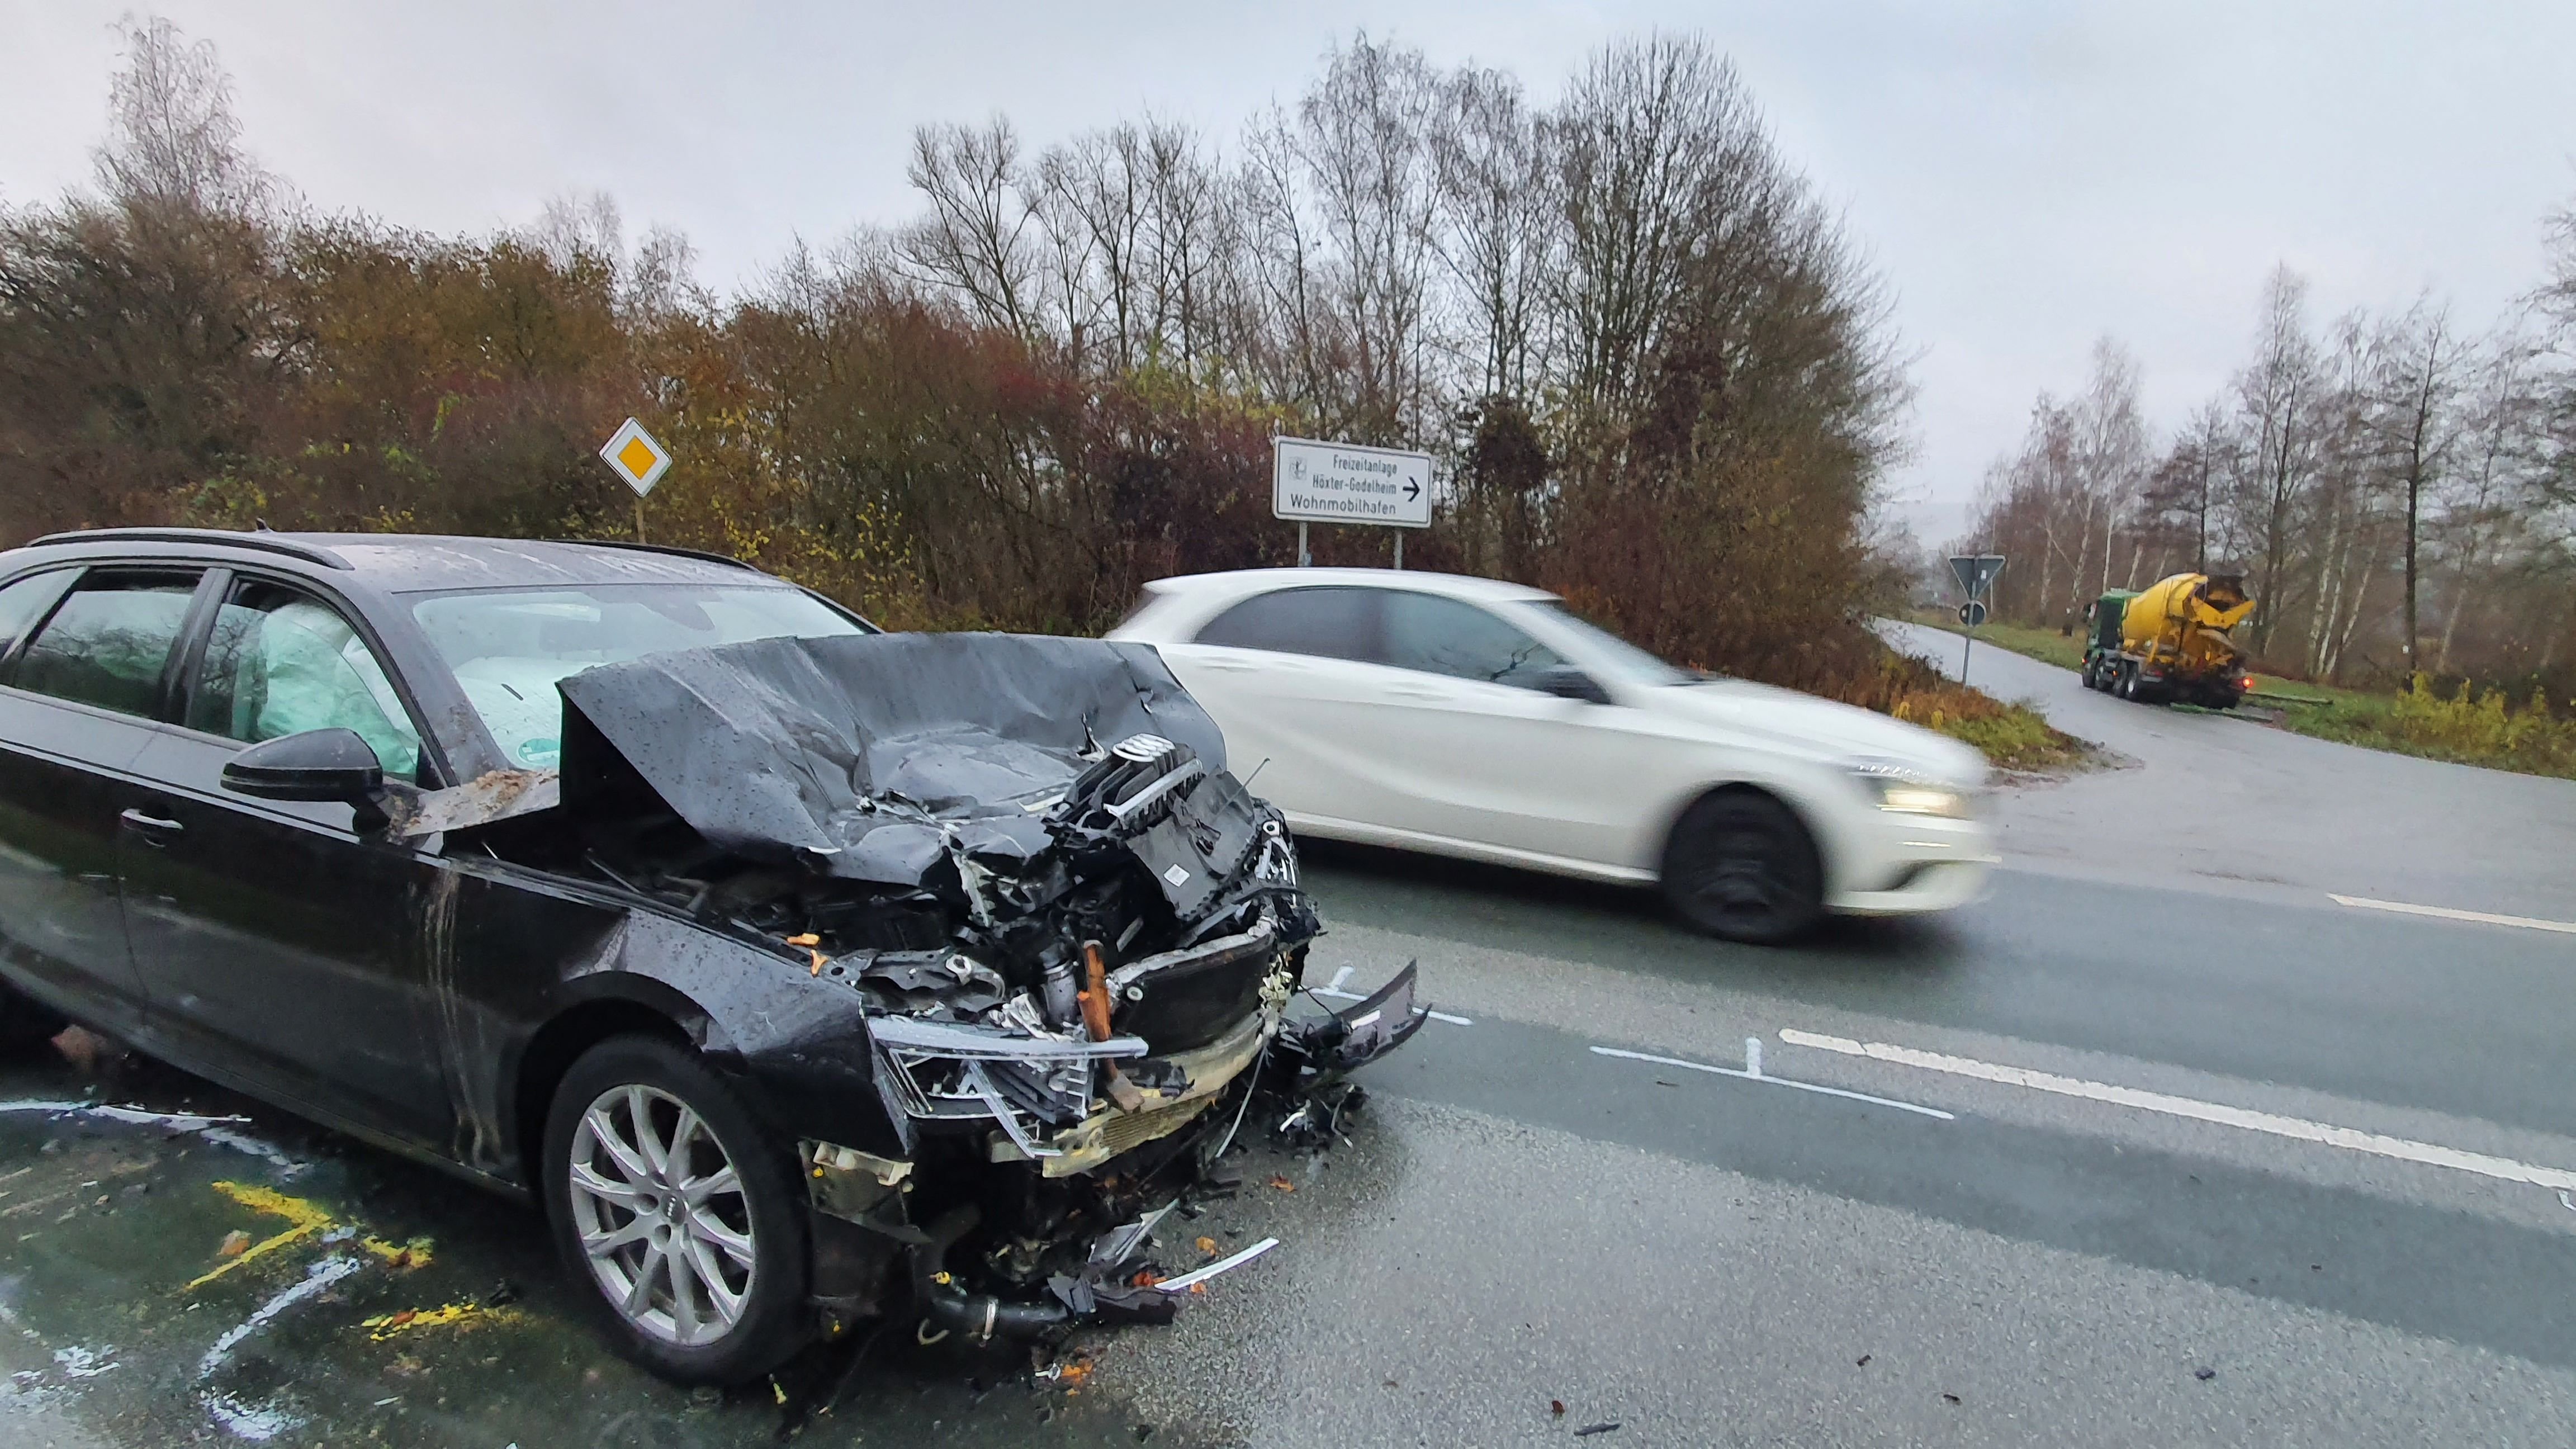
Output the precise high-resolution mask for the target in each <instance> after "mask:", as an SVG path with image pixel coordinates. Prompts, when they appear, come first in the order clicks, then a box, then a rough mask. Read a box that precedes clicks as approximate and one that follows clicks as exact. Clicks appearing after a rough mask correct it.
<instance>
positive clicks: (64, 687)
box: [9, 574, 197, 719]
mask: <svg viewBox="0 0 2576 1449" xmlns="http://www.w3.org/2000/svg"><path fill="white" fill-rule="evenodd" d="M196 590H197V576H196V575H195V574H103V575H93V576H91V577H90V578H87V579H84V580H82V581H81V586H80V587H79V588H77V589H74V590H72V592H71V594H70V596H69V597H67V598H65V599H64V600H63V603H62V607H61V608H59V609H56V610H55V611H54V616H53V617H52V618H51V619H48V620H46V621H45V624H44V627H43V628H42V629H40V630H38V631H37V633H36V637H35V638H33V639H30V640H29V641H27V652H26V653H24V654H22V655H20V656H19V658H18V668H17V672H16V674H15V675H14V676H13V677H12V678H11V679H10V681H9V682H10V683H12V684H14V685H16V686H18V687H19V688H20V689H26V690H33V691H34V692H36V693H38V694H50V695H52V696H54V697H55V698H56V699H69V700H77V701H79V702H80V703H82V704H94V705H97V706H99V707H100V708H101V709H112V710H115V711H117V712H119V713H121V714H130V715H135V716H138V717H140V718H144V719H149V718H151V717H152V716H153V715H154V714H156V713H157V712H158V711H159V709H160V703H161V669H162V666H163V665H165V664H167V663H168V662H169V660H170V646H171V645H172V644H175V643H177V642H178V639H179V626H180V625H181V623H183V622H184V621H185V620H186V619H187V617H188V597H189V595H191V594H193V593H195V592H196Z"/></svg>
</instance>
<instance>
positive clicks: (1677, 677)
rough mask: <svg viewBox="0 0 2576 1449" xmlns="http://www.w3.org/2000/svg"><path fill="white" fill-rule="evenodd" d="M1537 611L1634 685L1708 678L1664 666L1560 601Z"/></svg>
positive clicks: (1667, 665) (1554, 601)
mask: <svg viewBox="0 0 2576 1449" xmlns="http://www.w3.org/2000/svg"><path fill="white" fill-rule="evenodd" d="M1538 607H1539V608H1540V609H1542V610H1544V611H1546V613H1547V614H1548V615H1549V617H1551V618H1553V619H1555V620H1556V622H1558V623H1559V624H1562V625H1564V626H1565V627H1566V628H1568V629H1572V630H1574V631H1575V632H1576V633H1578V634H1581V635H1582V636H1583V637H1584V639H1585V641H1586V642H1588V643H1589V644H1590V645H1591V646H1592V649H1593V651H1594V657H1595V658H1596V659H1597V660H1598V661H1599V662H1600V663H1602V664H1606V665H1608V666H1609V667H1610V668H1611V669H1612V670H1614V671H1616V672H1617V673H1618V674H1619V675H1620V676H1621V677H1623V678H1625V679H1627V680H1629V681H1631V682H1633V683H1636V684H1700V683H1704V682H1706V680H1707V679H1708V676H1707V675H1705V674H1701V673H1699V672H1697V671H1695V670H1689V669H1684V668H1682V667H1681V666H1679V665H1677V664H1667V663H1665V662H1664V661H1663V660H1661V659H1658V658H1656V657H1655V656H1654V655H1653V654H1651V653H1649V652H1647V651H1646V650H1643V649H1640V648H1638V647H1637V646H1636V645H1634V644H1631V643H1629V642H1628V641H1627V640H1625V639H1622V638H1620V637H1619V636H1618V635H1616V634H1613V633H1611V632H1610V631H1609V630H1607V629H1604V628H1602V627H1601V626H1600V625H1598V624H1595V623H1593V622H1592V621H1591V620H1589V619H1586V618H1584V617H1583V616H1582V615H1581V614H1578V613H1576V612H1574V611H1573V610H1572V609H1569V608H1567V607H1565V604H1564V601H1562V600H1559V599H1549V600H1546V601H1545V602H1543V603H1541V604H1539V605H1538Z"/></svg>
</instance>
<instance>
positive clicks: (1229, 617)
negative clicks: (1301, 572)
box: [1197, 586, 1378, 659]
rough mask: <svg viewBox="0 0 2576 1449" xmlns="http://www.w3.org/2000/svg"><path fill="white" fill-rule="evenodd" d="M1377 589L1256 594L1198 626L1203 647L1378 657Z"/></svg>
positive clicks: (1335, 588) (1316, 589) (1346, 656)
mask: <svg viewBox="0 0 2576 1449" xmlns="http://www.w3.org/2000/svg"><path fill="white" fill-rule="evenodd" d="M1377 595H1378V591H1377V590H1376V589H1354V588H1341V587H1333V586H1326V587H1321V588H1311V589H1281V590H1279V591H1278V592H1277V593H1270V594H1256V595H1254V596H1253V597H1251V598H1249V599H1246V600H1244V601H1243V602H1242V603H1240V604H1237V605H1235V606H1234V607H1233V608H1231V609H1228V610H1226V611H1225V612H1224V613H1222V614H1219V615H1217V616H1216V617H1215V618H1213V619H1210V620H1209V621H1208V622H1207V623H1206V624H1205V625H1204V626H1203V627H1201V628H1200V630H1199V634H1198V641H1197V642H1199V643H1201V644H1220V645H1224V646H1225V647H1227V648H1230V649H1267V650H1269V651H1271V652H1272V653H1274V654H1313V655H1319V656H1321V657H1323V658H1326V659H1367V658H1371V657H1372V656H1374V655H1375V654H1376V653H1377Z"/></svg>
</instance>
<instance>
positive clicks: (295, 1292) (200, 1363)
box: [197, 1253, 365, 1379]
mask: <svg viewBox="0 0 2576 1449" xmlns="http://www.w3.org/2000/svg"><path fill="white" fill-rule="evenodd" d="M363 1266H365V1265H364V1264H362V1263H361V1262H359V1260H358V1259H356V1258H354V1257H351V1256H349V1255H347V1254H345V1253H343V1254H335V1255H333V1256H331V1257H328V1258H324V1259H323V1260H321V1261H320V1262H318V1263H315V1264H314V1265H313V1266H312V1267H310V1268H307V1269H305V1270H304V1277H303V1279H302V1280H301V1281H299V1282H297V1283H295V1284H294V1285H292V1286H291V1287H287V1288H282V1289H280V1290H278V1292H277V1293H276V1294H275V1295H274V1296H272V1297H271V1298H270V1299H269V1300H268V1301H267V1302H266V1303H263V1304H261V1305H259V1307H258V1308H257V1309H256V1310H255V1311H253V1312H252V1314H251V1316H250V1317H248V1318H245V1319H243V1320H242V1321H241V1322H239V1323H236V1324H234V1325H233V1326H232V1327H230V1328H227V1329H225V1330H224V1336H223V1337H221V1338H218V1339H216V1340H215V1346H214V1347H212V1348H210V1349H207V1350H206V1356H205V1357H204V1358H201V1359H199V1360H197V1377H198V1378H201V1379H204V1378H211V1377H213V1376H214V1373H215V1370H217V1369H220V1368H222V1367H223V1366H224V1365H225V1364H226V1363H229V1362H231V1360H232V1356H233V1350H234V1349H236V1348H239V1347H241V1344H242V1340H243V1339H246V1338H248V1337H250V1336H251V1335H252V1334H254V1333H257V1332H259V1331H260V1330H261V1329H263V1328H266V1327H267V1326H268V1324H269V1321H270V1320H271V1319H274V1318H275V1317H277V1315H279V1314H281V1313H284V1312H285V1311H286V1310H288V1309H290V1308H292V1307H294V1306H295V1305H296V1304H298V1303H301V1302H303V1301H304V1300H305V1299H307V1298H311V1297H313V1296H315V1295H316V1294H318V1293H320V1292H321V1291H322V1290H323V1289H325V1288H328V1287H330V1286H331V1285H332V1284H334V1283H337V1282H339V1281H340V1280H341V1279H343V1278H346V1277H348V1276H349V1275H350V1274H352V1273H355V1272H357V1271H358V1269H359V1268H361V1267H363Z"/></svg>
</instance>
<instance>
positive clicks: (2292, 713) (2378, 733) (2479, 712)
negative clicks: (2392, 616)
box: [1913, 612, 2576, 779]
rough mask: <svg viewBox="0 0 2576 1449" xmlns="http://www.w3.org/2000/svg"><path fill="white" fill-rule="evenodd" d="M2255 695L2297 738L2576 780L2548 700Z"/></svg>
mask: <svg viewBox="0 0 2576 1449" xmlns="http://www.w3.org/2000/svg"><path fill="white" fill-rule="evenodd" d="M1913 617H1914V621H1915V622H1916V623H1919V624H1926V625H1929V626H1931V627H1932V628H1936V629H1946V630H1948V631H1949V632H1951V633H1953V634H1956V633H1958V632H1959V623H1958V620H1957V619H1956V618H1954V617H1952V616H1949V615H1945V614H1938V613H1931V612H1920V613H1917V614H1915V615H1914V616H1913ZM1977 642H1978V643H1980V644H1992V645H1994V646H1996V647H1997V648H2000V649H2009V650H2011V651H2012V652H2013V653H2015V654H2021V655H2026V656H2028V657H2029V658H2032V659H2036V660H2039V661H2040V662H2041V663H2043V664H2054V665H2057V666H2058V667H2060V668H2062V669H2081V668H2083V667H2084V645H2083V641H2082V640H2081V639H2071V638H2067V637H2065V636H2063V635H2061V634H2059V633H2058V632H2057V631H2056V630H2054V629H2034V628H2031V627H2029V626H2028V625H2023V624H1987V625H1986V626H1984V627H1983V628H1980V629H1979V630H1978V631H1977ZM2251 697H2252V699H2253V700H2254V701H2255V702H2256V703H2257V704H2262V705H2269V706H2274V707H2277V708H2278V710H2279V712H2280V717H2279V718H2278V719H2277V720H2275V721H2274V723H2275V724H2276V725H2277V726H2278V727H2279V728H2281V729H2285V730H2288V731H2290V732H2291V733H2292V734H2301V735H2307V736H2309V737H2310V738H2313V739H2320V740H2332V741H2334V742H2336V743H2337V744H2346V745H2358V746H2360V747H2362V748H2364V749H2371V750H2387V751H2389V752H2391V753H2393V754H2401V755H2414V756H2417V757H2419V758H2422V759H2428V760H2446V761H2449V762H2450V763H2452V764H2457V765H2478V766H2482V767H2484V768H2486V769H2490V770H2511V771H2514V772H2516V773H2519V774H2525V775H2550V776H2555V777H2557V778H2560V779H2576V720H2571V719H2559V718H2555V717H2553V716H2552V715H2551V713H2550V711H2549V708H2548V706H2547V704H2546V702H2545V701H2542V700H2539V699H2533V700H2530V701H2528V702H2526V703H2524V704H2522V705H2520V706H2516V705H2515V704H2514V702H2513V701H2511V700H2509V699H2507V698H2506V697H2505V696H2504V694H2503V693H2502V692H2501V691H2499V690H2493V689H2490V690H2487V691H2484V692H2483V693H2481V692H2479V691H2477V690H2475V689H2473V688H2472V687H2470V686H2469V685H2467V684H2465V683H2464V684H2462V685H2461V686H2460V687H2459V690H2458V692H2457V693H2455V694H2451V695H2447V696H2446V695H2444V694H2443V693H2442V692H2441V690H2440V689H2439V688H2438V687H2436V686H2434V685H2433V684H2432V683H2431V682H2429V681H2427V680H2425V679H2423V678H2421V677H2420V676H2419V677H2418V678H2417V679H2416V680H2415V681H2414V682H2413V683H2412V684H2410V685H2408V686H2407V687H2406V688H2404V689H2401V690H2397V691H2395V692H2393V693H2392V692H2390V691H2387V690H2367V689H2347V688H2345V687H2343V686H2341V685H2333V684H2315V683H2311V682H2309V681H2307V680H2304V679H2285V678H2283V677H2281V676H2279V675H2274V674H2264V673H2261V672H2259V671H2258V672H2256V674H2255V675H2254V691H2253V694H2252V696H2251ZM1948 732H1949V733H1953V734H1957V733H1958V731H1956V730H1951V731H1948ZM1960 737H1961V738H1963V739H1965V738H1967V736H1965V735H1961V736H1960ZM1971 743H1976V742H1975V741H1973V740H1972V741H1971ZM1980 747H1981V748H1982V746H1980ZM1991 753H1992V752H1991V751H1989V754H1991Z"/></svg>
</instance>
